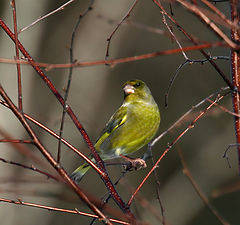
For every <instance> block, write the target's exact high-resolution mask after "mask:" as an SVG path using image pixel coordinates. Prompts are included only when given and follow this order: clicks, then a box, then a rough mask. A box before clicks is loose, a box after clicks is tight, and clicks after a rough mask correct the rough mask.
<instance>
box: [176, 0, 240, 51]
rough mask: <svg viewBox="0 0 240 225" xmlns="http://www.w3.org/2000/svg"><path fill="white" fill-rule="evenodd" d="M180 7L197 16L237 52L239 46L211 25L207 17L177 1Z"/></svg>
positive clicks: (184, 2)
mask: <svg viewBox="0 0 240 225" xmlns="http://www.w3.org/2000/svg"><path fill="white" fill-rule="evenodd" d="M177 2H179V3H180V4H181V5H183V6H184V7H185V8H187V9H188V10H189V11H191V12H193V13H194V14H195V15H197V16H198V17H199V18H200V19H201V20H203V21H204V22H205V23H206V24H207V25H208V26H209V27H210V28H211V29H212V31H214V32H215V33H216V34H217V35H218V36H219V37H221V38H222V39H223V40H224V41H225V42H226V43H227V44H228V45H229V47H230V48H232V49H234V50H239V49H240V46H239V45H237V44H236V43H234V42H233V41H232V40H231V39H229V37H228V36H227V35H226V34H225V33H224V32H223V31H222V30H221V29H220V28H219V27H218V26H217V25H216V24H215V23H213V22H212V21H211V20H210V19H209V18H208V16H206V15H205V14H204V12H202V11H201V10H200V9H199V8H198V7H197V6H196V5H194V4H191V3H189V2H187V1H185V0H177Z"/></svg>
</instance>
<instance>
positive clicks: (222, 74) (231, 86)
mask: <svg viewBox="0 0 240 225" xmlns="http://www.w3.org/2000/svg"><path fill="white" fill-rule="evenodd" d="M153 1H154V3H155V4H156V5H157V6H158V7H159V8H160V9H161V10H162V11H164V13H165V15H166V16H167V17H168V18H169V19H170V20H171V21H172V22H173V23H174V24H175V25H176V26H177V28H178V29H179V30H180V31H181V32H182V33H183V34H184V35H185V36H186V37H187V38H188V39H189V40H190V41H191V42H192V43H193V44H194V45H197V46H198V45H199V43H198V42H197V41H196V40H195V39H194V38H193V37H192V35H190V34H188V33H187V32H186V31H185V30H184V29H183V27H182V26H181V25H180V24H179V23H178V22H177V21H176V20H175V19H174V18H173V17H172V16H171V15H169V14H168V13H167V11H166V10H165V9H164V7H163V6H162V4H160V2H159V1H157V0H153ZM184 51H185V50H184ZM199 51H200V52H201V53H202V55H203V56H204V57H205V58H206V59H209V58H210V56H209V55H208V54H207V53H206V52H205V51H204V50H203V48H201V49H199ZM209 62H210V64H211V65H212V66H213V67H214V68H215V70H216V71H217V72H218V74H219V75H220V76H221V77H222V79H223V80H224V82H225V83H226V84H227V85H228V86H229V87H230V88H231V90H232V91H234V90H235V87H234V85H233V84H232V83H231V82H230V80H229V79H228V77H227V76H226V75H225V74H224V73H223V71H222V70H221V69H220V68H219V67H218V65H217V64H216V63H215V62H214V61H213V60H209Z"/></svg>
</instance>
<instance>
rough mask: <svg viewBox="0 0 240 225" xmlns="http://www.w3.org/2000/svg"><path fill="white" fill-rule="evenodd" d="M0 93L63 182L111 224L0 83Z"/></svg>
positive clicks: (100, 217)
mask: <svg viewBox="0 0 240 225" xmlns="http://www.w3.org/2000/svg"><path fill="white" fill-rule="evenodd" d="M0 94H1V96H2V98H3V99H4V100H5V101H6V103H7V104H8V105H9V108H10V109H11V110H12V112H13V113H14V114H15V116H16V117H17V118H18V120H19V121H20V122H21V123H22V125H23V127H24V128H25V129H26V131H27V132H28V134H29V136H30V137H31V138H32V140H33V142H34V144H35V146H36V147H37V148H38V149H39V151H40V152H41V153H42V154H43V155H44V157H45V158H46V159H47V160H48V162H49V163H50V164H51V165H52V166H53V168H55V169H56V171H57V172H58V173H59V174H60V175H61V177H62V178H63V179H64V180H65V182H66V183H67V184H68V185H69V186H70V187H71V188H72V189H73V190H74V191H75V192H76V193H77V195H78V196H79V197H80V198H81V199H82V200H83V201H84V202H85V203H86V204H87V205H88V207H89V208H90V209H91V210H92V211H93V212H95V213H96V215H98V217H99V219H103V220H104V221H106V224H111V222H109V221H108V219H107V218H106V216H105V215H104V214H103V213H102V212H101V211H100V210H99V209H98V208H97V207H96V206H95V205H94V204H93V203H92V202H90V201H89V199H88V198H87V196H86V195H85V194H84V193H83V192H82V190H81V189H80V188H79V186H78V185H77V184H76V183H75V182H73V181H72V180H71V178H70V177H69V176H68V174H67V172H66V171H65V170H64V169H63V168H62V167H61V166H60V165H59V164H58V163H57V161H56V160H55V159H54V158H53V156H52V155H51V154H50V152H49V151H48V150H47V149H46V148H45V147H44V146H43V145H42V144H41V142H40V140H39V139H38V137H37V135H36V134H35V133H34V131H33V130H32V128H31V127H30V126H29V124H28V123H27V121H26V119H25V117H24V115H23V114H22V113H21V112H20V111H19V110H18V109H17V107H16V106H15V105H14V104H13V102H12V101H11V99H10V98H9V97H8V95H7V94H6V92H5V91H4V89H3V88H2V86H1V85H0Z"/></svg>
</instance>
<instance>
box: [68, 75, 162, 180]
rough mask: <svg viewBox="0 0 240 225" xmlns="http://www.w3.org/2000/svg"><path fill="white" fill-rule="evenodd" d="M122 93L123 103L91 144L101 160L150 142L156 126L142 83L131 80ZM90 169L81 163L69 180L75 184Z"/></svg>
mask: <svg viewBox="0 0 240 225" xmlns="http://www.w3.org/2000/svg"><path fill="white" fill-rule="evenodd" d="M123 90H124V102H123V104H122V105H121V107H120V108H119V109H118V110H117V111H116V112H115V113H114V114H113V115H112V117H111V118H110V120H109V121H108V123H107V124H106V126H105V128H104V129H103V131H102V132H101V134H100V136H99V138H98V140H97V141H96V144H95V148H96V150H97V151H98V153H99V155H100V156H101V158H102V159H103V160H107V159H113V158H118V157H119V156H120V155H130V154H132V153H134V152H136V151H137V150H139V149H140V148H142V147H143V146H144V145H146V144H148V143H149V142H150V141H151V140H152V138H153V137H154V135H155V134H156V132H157V130H158V127H159V123H160V113H159V109H158V106H157V104H156V102H155V101H154V99H153V97H152V94H151V92H150V90H149V89H148V87H147V86H146V84H145V83H144V82H143V81H140V80H131V81H128V82H126V83H125V84H124V85H123ZM92 161H93V162H94V161H95V160H94V159H93V160H92ZM90 168H91V167H90V166H89V165H88V164H86V163H85V164H83V165H82V166H80V167H79V168H77V169H76V170H75V171H74V172H73V174H72V179H73V180H75V181H76V182H79V181H80V180H81V178H82V176H83V175H84V174H85V173H86V172H87V171H88V169H90Z"/></svg>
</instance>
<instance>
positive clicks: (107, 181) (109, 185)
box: [0, 19, 135, 221]
mask: <svg viewBox="0 0 240 225" xmlns="http://www.w3.org/2000/svg"><path fill="white" fill-rule="evenodd" d="M0 26H1V27H2V28H3V30H4V31H5V32H6V33H7V35H8V36H9V37H10V38H11V39H12V40H13V41H14V43H15V44H16V39H15V36H14V34H13V33H12V31H11V30H10V29H9V27H8V26H7V25H6V24H5V23H4V22H3V20H2V19H0ZM18 47H19V50H20V51H21V52H22V54H23V55H24V56H25V58H26V59H27V60H28V62H29V63H30V64H31V66H32V67H33V68H34V70H35V71H36V72H37V74H38V75H39V76H40V77H41V78H42V79H43V81H44V82H45V84H46V85H47V86H48V87H49V89H50V90H51V91H52V93H53V94H54V95H55V97H56V98H57V99H58V101H59V102H60V104H61V105H62V106H63V107H64V106H65V109H66V112H67V113H68V115H69V116H70V118H71V119H72V121H73V122H74V124H75V126H76V127H77V128H78V130H79V131H80V133H81V134H82V136H83V138H84V140H85V142H86V143H87V145H88V147H89V149H90V150H91V153H92V155H93V156H94V158H95V159H96V161H97V163H98V165H99V167H100V169H101V170H102V171H104V172H103V174H102V176H101V178H102V179H103V181H104V183H105V185H106V187H107V189H108V190H109V192H110V194H111V196H112V197H113V199H114V201H115V202H116V203H117V204H118V205H119V207H120V208H121V209H122V210H123V211H124V212H126V213H128V216H129V217H130V218H131V219H132V220H133V221H135V218H134V216H133V214H132V213H131V212H130V210H129V207H128V206H127V205H126V204H125V203H124V202H123V200H122V198H121V197H120V195H119V194H118V193H117V191H116V189H115V187H114V185H113V183H112V181H111V180H110V178H109V176H108V174H107V172H106V169H105V166H104V163H103V161H102V159H101V158H100V156H99V155H98V153H97V152H96V150H95V148H94V145H93V143H92V141H91V140H90V138H89V136H88V134H87V132H86V131H85V129H84V128H83V126H82V124H81V123H80V122H79V120H78V118H77V117H76V115H75V114H74V112H73V111H72V109H71V107H70V106H69V105H65V102H64V99H63V97H62V96H61V95H60V93H59V92H58V91H57V89H56V88H55V87H54V85H53V84H52V82H51V81H50V80H49V79H48V77H47V76H46V75H45V74H44V72H43V71H42V70H41V68H40V67H39V66H37V65H36V63H35V61H34V60H33V58H32V57H31V56H30V55H29V53H28V52H27V51H26V49H25V48H24V47H23V45H22V44H21V43H20V42H19V41H18ZM1 90H2V91H3V89H1ZM7 103H8V102H7ZM9 106H10V105H9ZM10 107H11V106H10ZM16 115H17V114H16ZM20 118H21V117H20ZM24 121H25V119H24ZM25 128H26V127H25ZM39 149H40V151H41V152H42V153H44V152H45V153H47V152H46V151H44V149H43V148H40V146H39ZM44 155H45V157H49V155H48V154H44ZM51 159H52V160H53V158H52V157H51ZM48 160H49V162H51V164H52V166H54V168H55V169H57V171H58V172H60V171H61V170H62V169H61V168H58V166H59V165H58V163H56V161H55V160H54V161H52V160H50V158H49V159H48ZM58 169H59V170H58ZM63 171H64V170H63ZM62 176H63V178H64V179H66V180H67V181H68V182H69V183H70V184H71V186H72V188H73V189H74V190H75V191H76V193H78V194H79V196H81V195H82V192H79V189H78V188H77V189H76V187H78V186H77V185H76V184H75V183H74V182H73V181H72V180H71V179H70V178H69V176H68V175H67V174H65V171H64V172H62ZM82 197H83V196H82ZM85 197H86V196H85ZM85 197H84V198H85ZM85 200H86V201H87V199H85ZM87 204H88V205H89V207H90V208H91V209H93V205H92V203H91V202H89V201H87ZM95 210H96V209H95ZM96 212H97V210H96ZM98 213H101V212H100V211H99V212H98ZM98 215H100V214H98ZM102 216H103V214H101V217H102Z"/></svg>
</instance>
